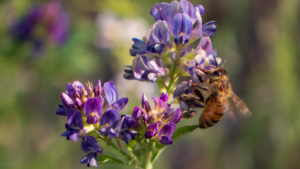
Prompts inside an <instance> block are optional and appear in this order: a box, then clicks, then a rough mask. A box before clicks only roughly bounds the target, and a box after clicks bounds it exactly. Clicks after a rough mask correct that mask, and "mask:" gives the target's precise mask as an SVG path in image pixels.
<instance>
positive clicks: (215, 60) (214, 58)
mask: <svg viewBox="0 0 300 169" xmlns="http://www.w3.org/2000/svg"><path fill="white" fill-rule="evenodd" d="M214 59H215V62H216V65H217V67H219V64H218V62H217V59H216V57H215V56H214Z"/></svg>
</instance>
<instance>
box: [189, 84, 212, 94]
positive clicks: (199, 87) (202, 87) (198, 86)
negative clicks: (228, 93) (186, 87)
mask: <svg viewBox="0 0 300 169" xmlns="http://www.w3.org/2000/svg"><path fill="white" fill-rule="evenodd" d="M190 83H191V84H192V85H193V86H194V88H198V89H201V90H204V91H206V92H210V89H209V88H208V87H204V86H201V85H199V84H197V83H193V82H190Z"/></svg>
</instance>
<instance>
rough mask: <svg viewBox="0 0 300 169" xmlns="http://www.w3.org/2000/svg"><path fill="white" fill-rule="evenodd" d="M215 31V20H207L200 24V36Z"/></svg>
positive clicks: (211, 33) (209, 34) (208, 34)
mask: <svg viewBox="0 0 300 169" xmlns="http://www.w3.org/2000/svg"><path fill="white" fill-rule="evenodd" d="M216 31H217V24H216V21H211V22H207V23H205V24H204V25H203V26H202V32H203V33H202V36H211V35H213V34H215V33H216Z"/></svg>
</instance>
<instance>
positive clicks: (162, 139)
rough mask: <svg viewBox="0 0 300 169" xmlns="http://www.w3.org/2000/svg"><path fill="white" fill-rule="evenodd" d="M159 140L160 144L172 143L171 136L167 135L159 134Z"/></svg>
mask: <svg viewBox="0 0 300 169" xmlns="http://www.w3.org/2000/svg"><path fill="white" fill-rule="evenodd" d="M159 142H160V143H161V144H164V145H170V144H173V140H172V138H171V137H168V136H161V137H159Z"/></svg>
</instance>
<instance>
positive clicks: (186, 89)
mask: <svg viewBox="0 0 300 169" xmlns="http://www.w3.org/2000/svg"><path fill="white" fill-rule="evenodd" d="M194 92H195V88H194V86H193V84H192V81H190V82H187V81H183V82H181V83H180V84H179V85H178V86H177V88H176V89H175V91H174V98H177V99H178V101H179V104H180V108H181V110H182V111H187V112H186V113H185V115H192V114H195V113H196V112H197V111H196V110H191V108H203V107H204V97H203V96H202V94H201V93H200V91H196V92H197V95H198V96H197V95H196V94H195V93H194ZM186 118H189V117H186Z"/></svg>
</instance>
